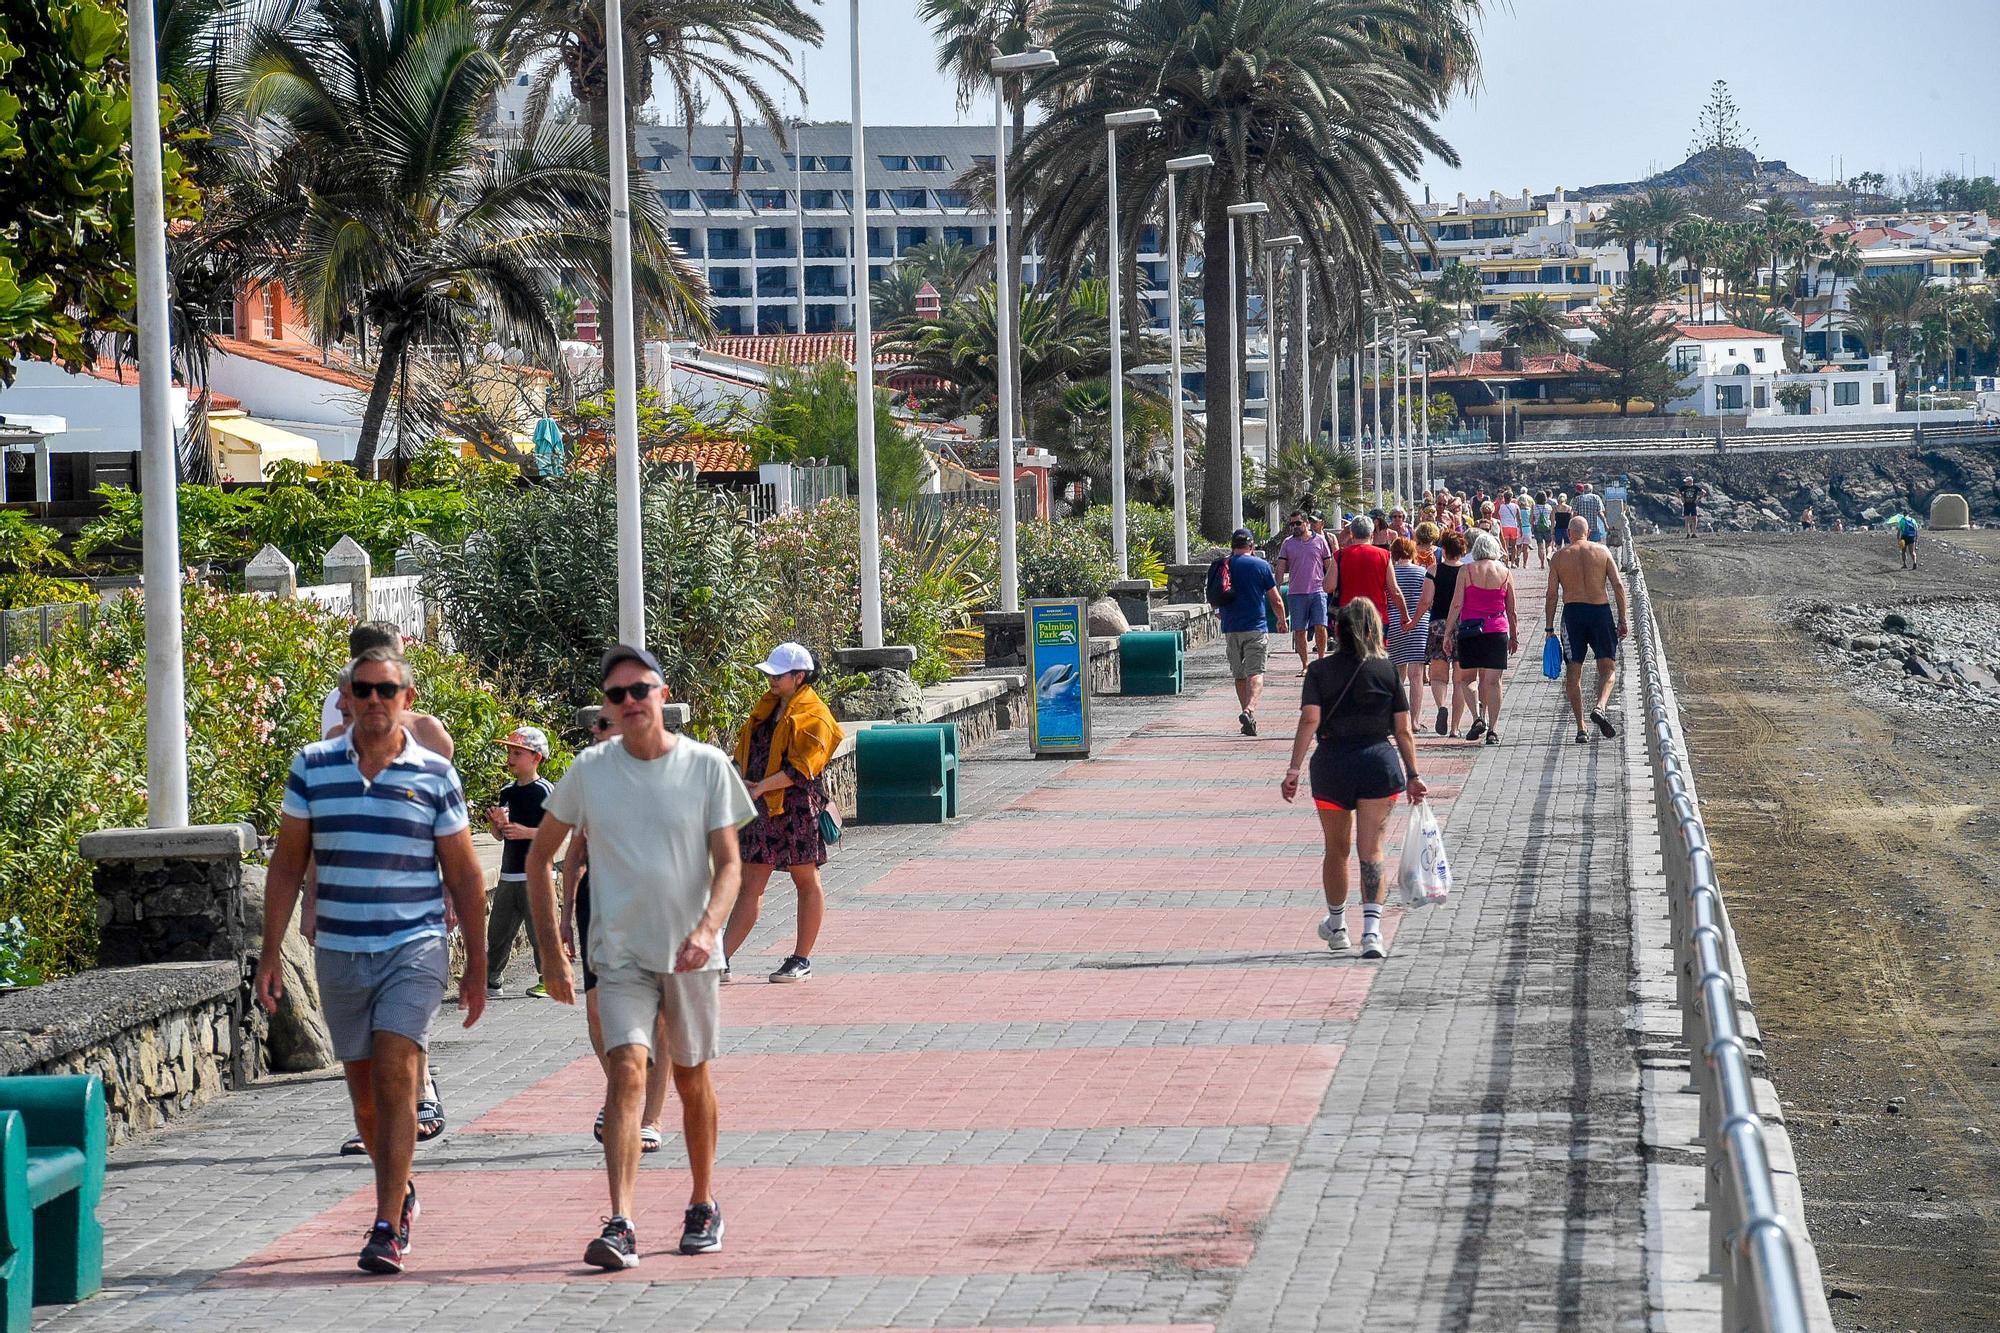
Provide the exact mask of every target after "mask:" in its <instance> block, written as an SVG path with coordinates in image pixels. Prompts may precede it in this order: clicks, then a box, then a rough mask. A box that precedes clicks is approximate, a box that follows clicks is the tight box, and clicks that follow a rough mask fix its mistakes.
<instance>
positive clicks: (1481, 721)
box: [1465, 717, 1486, 741]
mask: <svg viewBox="0 0 2000 1333" xmlns="http://www.w3.org/2000/svg"><path fill="white" fill-rule="evenodd" d="M1485 734H1486V719H1485V718H1483V717H1475V718H1473V719H1472V725H1471V726H1469V727H1467V728H1466V729H1465V739H1467V740H1469V741H1476V740H1478V739H1479V738H1480V737H1481V736H1484V735H1485Z"/></svg>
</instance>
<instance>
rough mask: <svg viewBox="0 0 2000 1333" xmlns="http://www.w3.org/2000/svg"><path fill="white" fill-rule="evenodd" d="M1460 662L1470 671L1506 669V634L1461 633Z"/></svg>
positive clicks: (1459, 643) (1459, 645)
mask: <svg viewBox="0 0 2000 1333" xmlns="http://www.w3.org/2000/svg"><path fill="white" fill-rule="evenodd" d="M1458 664H1459V665H1460V666H1462V667H1465V668H1466V669H1467V670H1470V671H1505V670H1506V669H1507V636H1506V635H1505V634H1461V635H1459V636H1458Z"/></svg>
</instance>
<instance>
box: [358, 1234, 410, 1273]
mask: <svg viewBox="0 0 2000 1333" xmlns="http://www.w3.org/2000/svg"><path fill="white" fill-rule="evenodd" d="M360 1264H361V1271H362V1272H364V1273H389V1274H394V1273H400V1272H402V1271H403V1242H402V1239H401V1238H400V1237H398V1236H397V1235H396V1228H394V1227H392V1226H390V1225H389V1224H388V1223H387V1222H377V1223H376V1224H375V1225H374V1226H372V1227H370V1228H368V1243H367V1244H366V1245H363V1246H362V1247H361V1260H360Z"/></svg>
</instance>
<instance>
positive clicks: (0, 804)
mask: <svg viewBox="0 0 2000 1333" xmlns="http://www.w3.org/2000/svg"><path fill="white" fill-rule="evenodd" d="M183 615H184V622H183V641H184V643H185V645H186V653H185V662H186V666H185V674H186V690H187V719H188V720H187V746H188V803H189V810H190V814H191V817H192V818H193V820H194V821H195V822H196V823H205V824H206V823H227V822H230V821H234V820H245V821H248V822H249V823H251V824H254V825H255V826H256V827H257V828H258V830H259V831H260V832H263V833H265V834H269V833H271V832H273V831H274V830H275V828H276V826H277V817H278V805H279V800H280V798H281V796H282V794H283V788H284V781H285V773H286V771H287V769H288V768H289V766H290V764H291V758H292V754H293V752H294V751H296V750H297V749H298V748H299V747H300V746H303V745H305V744H307V743H309V742H311V741H315V740H318V739H319V710H320V701H321V699H322V698H323V696H324V695H325V693H326V691H327V690H328V689H329V688H330V687H331V686H332V684H333V682H334V680H335V679H336V677H337V676H338V675H339V673H340V669H341V667H342V666H343V665H344V664H345V661H346V656H347V630H348V622H347V621H346V620H345V619H343V618H341V617H337V616H334V615H332V614H330V613H328V612H326V611H324V610H322V609H320V608H318V607H316V606H313V605H311V604H309V603H301V602H275V601H270V600H267V599H265V598H261V597H247V596H240V595H230V594H223V593H218V592H215V591H213V590H210V589H205V588H200V587H193V586H191V587H188V588H187V589H185V593H184V597H183ZM409 657H410V664H411V668H412V670H413V671H415V673H416V676H417V707H418V708H420V709H422V710H424V711H425V712H429V713H434V714H436V715H437V717H438V718H439V720H440V721H442V722H443V723H444V725H445V727H446V728H447V729H448V730H449V731H450V732H451V734H452V738H453V739H454V741H455V742H456V743H457V746H458V754H457V760H456V762H457V765H458V768H459V772H460V774H461V776H462V777H463V779H464V782H465V787H466V792H467V795H468V796H469V797H470V798H471V799H472V800H473V801H474V802H475V803H477V802H481V801H484V800H486V799H489V798H490V797H491V796H492V795H493V793H494V792H496V791H497V790H498V789H499V787H500V784H501V783H502V782H504V781H505V766H504V763H503V761H502V751H501V749H500V747H499V746H497V745H495V744H493V743H492V742H493V741H495V740H497V739H498V738H499V737H501V736H504V735H505V734H506V733H507V731H508V730H509V729H510V728H511V726H512V725H513V724H514V722H515V721H516V720H517V719H521V720H530V721H538V722H546V721H547V716H548V712H549V706H548V705H547V704H546V703H542V702H538V701H535V700H521V699H503V698H501V697H499V696H498V695H496V694H495V692H494V691H493V690H492V689H491V688H490V687H488V686H487V685H485V684H484V683H483V682H482V681H480V680H479V679H478V678H477V676H476V675H475V674H474V673H473V672H472V671H471V670H470V668H469V667H468V666H467V665H466V663H465V662H464V660H463V659H462V658H458V657H456V656H454V655H451V654H446V653H442V652H439V651H437V650H435V649H432V648H429V647H427V646H425V645H422V644H416V645H412V646H411V649H410V653H409ZM145 676H146V670H145V620H144V615H143V613H142V610H141V607H140V604H139V602H138V600H137V599H136V598H133V597H127V598H124V599H121V600H120V601H118V602H116V603H113V604H112V605H110V606H107V607H106V608H105V609H104V613H103V614H102V615H100V616H99V617H98V618H97V623H96V624H95V626H94V627H93V628H92V629H91V630H90V631H88V632H86V631H84V630H83V629H82V628H81V627H77V626H72V627H70V628H68V629H65V630H64V631H62V632H61V633H60V634H58V635H57V636H56V638H55V639H54V640H53V641H52V642H51V643H50V645H49V647H48V648H47V649H45V650H44V651H42V652H40V653H36V654H34V655H32V656H27V657H21V658H17V659H15V660H14V661H13V662H10V663H8V664H7V665H6V666H5V667H4V668H0V916H7V915H13V916H18V917H19V918H20V919H21V921H22V922H23V923H24V924H25V926H26V928H27V932H28V935H29V937H30V944H29V946H28V950H27V961H28V962H29V963H30V964H31V965H33V966H36V967H40V968H42V969H44V970H48V971H54V972H66V971H71V970H74V969H76V968H79V967H83V966H87V965H88V964H89V963H90V961H91V959H92V957H93V955H94V953H95V951H96V934H97V908H96V900H95V898H94V896H93V894H92V891H91V883H90V873H89V868H88V866H87V865H86V864H85V862H84V861H83V860H82V858H81V857H80V856H79V855H78V852H77V841H78V839H79V838H81V837H82V835H83V834H85V833H90V832H93V831H95V830H97V829H105V828H126V827H137V826H140V825H143V824H144V823H145V822H146V709H145V700H146V680H145Z"/></svg>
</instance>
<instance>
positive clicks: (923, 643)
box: [757, 500, 999, 685]
mask: <svg viewBox="0 0 2000 1333" xmlns="http://www.w3.org/2000/svg"><path fill="white" fill-rule="evenodd" d="M880 526H881V534H882V637H883V640H884V642H887V643H904V644H909V645H910V646H912V647H914V648H915V649H916V650H917V662H916V666H915V667H914V668H913V669H912V670H911V673H910V674H911V676H912V678H913V679H915V680H916V682H917V683H918V684H920V685H929V684H934V683H935V682H937V681H941V680H944V679H946V678H947V677H949V676H950V675H951V671H952V662H953V660H954V657H955V656H956V655H957V654H955V653H954V648H955V647H956V646H957V642H958V636H960V635H963V634H965V633H967V632H969V631H970V629H971V626H972V613H973V612H974V611H976V610H978V609H979V608H981V607H983V606H985V605H987V604H988V603H989V602H991V601H992V599H993V595H994V587H995V583H996V581H997V578H998V570H999V546H998V540H997V538H996V537H995V535H994V528H995V520H994V519H993V517H992V515H990V514H989V513H988V512H987V511H985V510H981V509H974V508H971V507H966V506H959V507H953V508H942V509H907V508H899V507H891V508H885V509H883V510H882V511H881V525H880ZM757 552H758V558H759V560H760V561H761V562H762V563H763V565H764V566H765V568H766V570H767V571H768V574H769V577H770V578H771V580H772V594H771V603H770V605H771V626H770V631H769V637H770V639H771V640H772V641H773V642H777V641H779V640H783V639H795V640H797V641H798V642H800V643H803V644H805V645H806V646H807V647H809V648H811V649H812V650H813V651H814V653H815V654H819V653H823V652H825V651H826V650H827V649H829V648H843V647H846V646H848V645H850V644H856V643H859V642H861V518H860V508H859V506H858V505H857V504H856V503H855V502H854V501H852V500H823V501H821V502H820V503H819V504H816V505H814V506H813V507H812V508H810V509H799V510H794V511H793V512H791V513H789V514H784V515H781V516H779V517H777V518H775V519H772V520H771V521H770V522H768V523H766V524H764V525H763V527H762V529H761V530H760V531H759V534H758V539H757Z"/></svg>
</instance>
